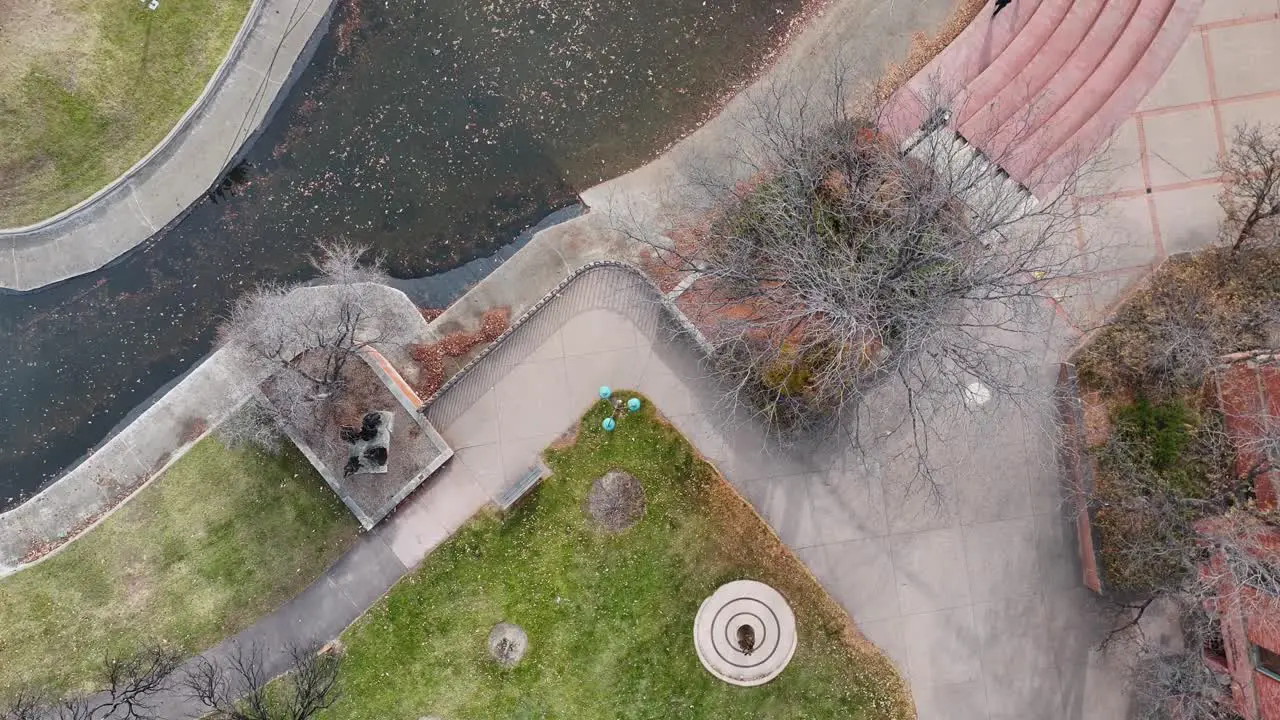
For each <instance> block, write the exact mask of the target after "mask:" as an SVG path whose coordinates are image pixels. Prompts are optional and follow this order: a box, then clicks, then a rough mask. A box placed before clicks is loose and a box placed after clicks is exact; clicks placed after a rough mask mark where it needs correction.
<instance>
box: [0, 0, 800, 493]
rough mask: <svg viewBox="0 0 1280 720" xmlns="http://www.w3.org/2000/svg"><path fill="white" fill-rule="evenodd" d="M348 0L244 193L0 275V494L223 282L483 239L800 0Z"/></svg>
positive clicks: (147, 368) (556, 201) (144, 367)
mask: <svg viewBox="0 0 1280 720" xmlns="http://www.w3.org/2000/svg"><path fill="white" fill-rule="evenodd" d="M343 3H344V4H343V5H340V6H339V7H338V9H337V10H336V12H335V15H334V22H333V26H332V27H331V28H330V30H329V33H328V35H327V36H326V37H325V39H324V40H323V41H322V43H321V45H320V48H319V50H318V51H317V53H316V55H315V58H314V59H313V60H312V62H311V64H310V66H309V67H308V68H307V70H306V71H305V73H303V75H302V76H301V77H300V79H299V80H298V82H297V84H296V85H295V86H294V88H293V90H292V91H291V93H290V95H289V97H288V98H287V100H286V101H285V103H284V105H283V106H282V108H281V110H280V112H279V113H278V114H277V115H276V117H275V118H274V120H273V122H272V123H271V124H270V126H269V127H268V128H267V130H266V132H265V133H264V134H263V136H262V137H261V138H260V139H259V140H258V141H257V143H256V144H255V145H254V146H253V148H252V149H251V151H250V152H249V153H248V156H247V158H246V160H247V165H246V166H245V169H246V172H245V173H244V176H243V177H241V178H239V179H240V180H242V181H243V183H242V184H241V186H240V187H239V188H238V189H237V190H236V192H237V193H238V194H236V195H235V196H231V195H230V194H226V195H224V197H222V198H221V199H219V200H218V202H216V203H215V202H212V201H204V202H202V203H199V204H198V205H197V206H196V207H195V208H194V209H193V210H192V212H191V213H190V214H189V215H188V216H187V217H186V218H185V219H184V220H183V221H182V222H181V223H179V224H178V225H177V226H176V227H174V228H173V229H172V230H170V231H168V232H167V233H163V234H162V235H161V236H159V237H157V238H153V239H152V240H151V241H149V242H148V243H147V244H146V245H145V246H144V247H142V248H140V249H139V250H137V251H135V252H134V253H132V254H131V255H129V256H128V257H126V258H125V259H124V260H122V261H121V262H119V263H117V264H116V265H114V266H112V267H110V268H108V269H106V270H103V271H100V272H97V273H93V274H91V275H88V276H85V277H81V278H77V279H74V280H71V281H68V282H66V283H63V284H61V285H58V286H56V287H53V288H49V289H46V290H42V291H39V292H36V293H31V294H25V295H5V296H0V341H2V343H3V353H0V398H2V399H3V403H2V405H0V508H2V507H9V506H12V505H14V504H16V503H17V502H19V501H20V500H21V499H23V498H24V497H26V496H29V495H30V494H31V493H32V492H34V491H36V490H38V489H39V488H40V487H42V486H43V485H44V484H46V483H47V482H49V481H50V480H51V479H53V478H55V477H56V476H57V475H58V474H59V473H60V472H61V471H62V470H63V469H65V468H66V467H68V466H70V465H73V464H74V463H76V462H77V461H78V460H79V459H80V458H81V457H83V455H84V454H85V453H86V451H88V450H90V449H91V448H92V446H93V445H94V444H95V443H100V442H101V441H102V440H103V439H104V438H105V436H106V435H107V433H108V431H109V430H110V429H111V428H112V426H114V425H115V424H116V423H118V422H120V421H121V420H122V419H124V418H125V417H126V416H127V415H128V413H129V412H130V410H131V409H132V408H134V407H135V406H137V405H138V404H139V403H141V402H143V401H144V400H146V399H147V398H148V397H149V396H150V395H151V394H152V393H154V392H155V391H156V390H158V389H159V388H161V387H162V386H164V385H165V384H166V383H168V382H170V381H172V380H173V379H174V378H176V377H177V376H178V375H180V374H181V373H182V372H183V371H184V370H186V369H187V367H188V366H189V365H190V364H191V363H192V362H194V361H195V360H196V359H198V358H200V357H201V356H202V355H204V354H205V353H206V352H208V350H209V349H210V347H211V343H212V341H213V336H214V326H215V324H216V321H217V317H218V315H219V314H220V313H221V312H222V311H223V310H224V308H225V307H226V305H227V302H228V300H229V299H230V298H232V297H234V296H235V295H237V294H238V293H240V292H242V291H243V290H244V289H246V288H248V287H251V286H252V285H254V284H255V283H257V282H260V281H265V280H280V281H292V280H302V279H305V278H306V277H307V271H306V264H305V261H304V255H305V253H306V252H307V251H308V249H309V248H310V247H311V245H312V243H314V241H315V240H316V239H320V238H331V237H337V236H346V237H350V238H353V239H356V240H359V241H361V242H365V243H368V244H370V245H372V246H374V247H375V248H377V249H378V250H379V251H382V252H385V253H386V255H387V258H388V262H389V264H390V267H391V269H392V270H393V272H394V273H395V274H397V275H398V276H401V277H411V276H423V275H436V274H439V273H443V272H444V271H447V270H450V269H452V268H456V267H458V266H460V265H462V264H463V263H465V262H467V261H470V260H474V259H476V258H481V257H485V256H488V255H490V254H493V253H495V251H497V250H498V249H499V248H501V247H502V246H503V245H504V244H506V243H509V242H510V241H511V240H512V238H514V237H515V236H516V234H517V233H518V232H519V231H520V230H521V229H522V228H526V227H528V226H529V225H531V224H533V223H534V222H536V221H537V220H538V219H539V218H541V217H543V216H545V215H546V214H547V213H548V212H550V211H552V210H554V209H556V208H559V207H563V206H566V205H568V204H570V203H572V202H574V201H575V198H576V191H577V189H579V188H586V187H589V186H590V185H592V184H594V183H596V182H598V181H600V180H602V179H606V178H609V177H613V176H616V175H619V174H621V173H623V172H625V171H627V170H628V169H631V168H633V167H636V166H638V165H640V164H643V162H644V161H646V160H647V159H649V158H650V157H652V156H653V155H655V154H657V152H659V151H660V150H661V149H662V148H664V147H666V146H667V145H668V144H670V143H671V142H673V141H674V140H676V139H678V138H679V137H680V136H681V135H683V134H684V133H685V132H687V131H688V130H689V129H691V128H692V127H693V126H694V125H695V124H696V123H697V122H699V121H700V120H701V119H702V118H703V117H704V116H705V115H706V114H707V113H708V112H710V111H711V110H713V109H714V107H715V105H716V104H717V102H718V100H719V96H720V95H721V94H722V93H723V92H724V90H725V89H726V88H728V87H730V86H731V85H732V84H734V83H736V82H738V81H741V80H742V79H744V78H746V77H749V76H750V74H751V73H752V71H753V67H752V66H753V65H754V64H755V63H756V62H757V61H758V59H759V58H760V57H762V56H763V55H764V54H765V52H766V50H767V49H768V48H769V46H770V45H771V44H772V43H773V42H774V41H775V40H776V38H777V37H778V35H779V33H780V32H781V31H782V29H783V28H785V26H786V24H787V22H788V21H789V20H790V19H791V18H792V17H793V16H794V15H795V14H796V13H797V12H798V11H799V9H800V6H801V4H802V3H801V2H800V0H705V1H704V0H645V1H644V2H641V3H633V2H617V1H616V0H614V1H612V2H606V1H603V0H433V1H431V2H426V1H424V0H416V1H409V2H406V1H403V0H397V1H396V2H387V3H382V4H377V5H375V4H373V3H370V2H368V1H367V0H343ZM473 267H475V266H474V265H473ZM455 276H457V275H456V274H455ZM455 276H449V275H445V276H443V277H442V281H441V282H440V283H436V284H435V285H434V286H433V290H432V292H431V296H432V297H434V298H440V299H442V300H447V297H446V296H448V295H449V294H450V292H449V291H450V289H451V288H449V287H448V285H449V284H450V283H451V282H453V281H452V280H451V278H452V277H455ZM463 276H465V274H464V275H463ZM468 279H474V278H473V277H468ZM460 289H461V287H460V282H459V285H458V286H457V287H454V288H452V292H453V293H457V292H458V291H459V290H460Z"/></svg>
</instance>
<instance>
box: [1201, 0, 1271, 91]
mask: <svg viewBox="0 0 1280 720" xmlns="http://www.w3.org/2000/svg"><path fill="white" fill-rule="evenodd" d="M1207 4H1212V3H1207ZM1209 50H1210V52H1211V56H1210V63H1211V64H1212V66H1213V67H1212V71H1213V79H1214V83H1215V84H1216V85H1217V89H1218V97H1219V98H1230V97H1235V96H1238V95H1252V94H1254V93H1260V92H1270V91H1274V90H1280V73H1278V72H1276V68H1278V67H1280V21H1274V20H1273V21H1270V22H1261V23H1250V24H1247V25H1233V26H1229V27H1220V28H1214V29H1213V30H1210V31H1209Z"/></svg>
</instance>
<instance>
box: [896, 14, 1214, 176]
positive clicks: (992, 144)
mask: <svg viewBox="0 0 1280 720" xmlns="http://www.w3.org/2000/svg"><path fill="white" fill-rule="evenodd" d="M1204 3H1205V0H1039V1H1038V2H1036V1H1031V2H1028V1H1027V0H1021V1H1020V0H1014V2H1013V3H1012V4H1010V5H1009V6H1008V7H1007V8H1006V9H1005V10H1004V11H1002V12H1001V13H1000V14H999V15H997V16H995V17H994V18H993V17H992V12H991V7H990V6H989V7H988V8H986V9H984V10H983V12H982V13H981V14H980V15H979V16H978V18H976V19H975V20H974V22H973V23H971V24H970V25H969V27H968V28H966V29H965V30H964V32H962V33H961V34H960V36H959V37H957V38H956V40H955V41H954V42H952V43H951V45H949V46H948V47H947V48H946V49H945V50H943V52H941V53H939V55H938V56H937V57H936V58H934V60H933V61H932V62H931V63H930V64H929V65H928V66H926V68H925V69H924V70H923V71H921V72H920V73H919V74H917V75H916V76H915V77H914V78H912V79H911V80H910V81H908V82H907V84H906V85H905V86H903V87H902V88H901V89H900V90H899V91H898V92H896V93H895V94H894V95H893V96H892V97H891V98H890V100H889V102H888V103H887V104H886V106H885V107H884V109H883V111H882V120H881V123H880V126H881V128H882V129H883V130H885V131H886V132H888V133H890V134H891V135H893V136H894V137H896V138H898V139H899V140H905V139H906V138H908V137H910V136H911V135H912V133H914V132H915V131H916V130H917V129H919V128H920V127H921V125H922V124H923V123H924V121H925V119H926V118H927V117H928V116H929V114H930V112H931V111H932V110H933V109H936V108H938V107H946V108H947V109H948V110H949V111H950V119H949V121H948V123H949V126H950V127H951V128H952V129H953V130H955V131H956V132H958V133H959V134H960V135H961V136H962V137H963V138H964V139H965V140H967V141H968V143H969V144H970V145H972V146H973V147H974V148H976V149H977V150H979V151H981V152H982V153H983V154H984V155H985V156H986V157H987V158H989V159H990V160H992V161H993V162H995V163H996V164H998V165H999V166H1000V167H1002V168H1003V169H1004V170H1005V171H1006V172H1007V173H1008V174H1009V176H1010V177H1011V178H1013V179H1014V180H1016V181H1017V182H1019V183H1021V184H1022V185H1023V186H1025V187H1027V188H1029V189H1030V190H1031V191H1032V192H1033V193H1035V194H1037V195H1040V196H1044V195H1045V194H1047V193H1049V192H1051V191H1052V190H1053V189H1054V188H1055V187H1056V186H1057V185H1059V184H1061V182H1062V181H1063V180H1064V179H1065V176H1066V174H1067V173H1068V172H1069V171H1070V169H1071V168H1074V167H1076V166H1078V165H1079V163H1080V162H1083V160H1084V159H1086V158H1087V157H1088V156H1089V155H1091V154H1092V153H1093V152H1094V151H1095V150H1096V149H1097V148H1098V147H1100V146H1101V145H1102V144H1103V143H1104V142H1105V141H1106V139H1107V138H1109V137H1110V136H1111V135H1112V133H1114V132H1115V130H1116V128H1117V127H1119V125H1120V124H1121V123H1122V122H1124V120H1125V119H1126V118H1127V117H1128V116H1129V114H1130V113H1132V112H1133V111H1134V110H1135V109H1136V108H1137V106H1138V104H1139V103H1140V102H1141V101H1142V98H1143V97H1144V96H1145V95H1146V94H1147V92H1148V91H1149V90H1150V89H1151V88H1152V87H1153V86H1154V85H1155V84H1156V82H1157V81H1158V80H1159V79H1160V76H1161V75H1163V74H1164V71H1165V69H1166V68H1168V66H1169V64H1170V63H1171V62H1172V61H1173V59H1174V56H1175V55H1176V54H1177V52H1178V50H1179V49H1180V48H1181V47H1182V44H1183V42H1184V40H1185V39H1186V38H1187V36H1188V34H1189V33H1190V32H1191V28H1192V25H1193V24H1194V22H1195V19H1196V16H1197V15H1198V14H1199V12H1200V9H1201V7H1202V6H1203V5H1204Z"/></svg>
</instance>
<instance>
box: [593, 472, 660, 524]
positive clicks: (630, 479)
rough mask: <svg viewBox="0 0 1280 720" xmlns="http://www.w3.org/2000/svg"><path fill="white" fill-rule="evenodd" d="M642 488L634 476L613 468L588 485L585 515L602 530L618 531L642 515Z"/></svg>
mask: <svg viewBox="0 0 1280 720" xmlns="http://www.w3.org/2000/svg"><path fill="white" fill-rule="evenodd" d="M644 508H645V498H644V487H643V486H641V485H640V481H639V480H637V479H636V478H635V476H633V475H631V474H629V473H624V472H622V471H621V470H614V471H612V472H609V473H606V474H605V475H604V477H601V478H599V479H597V480H596V481H595V482H594V483H592V484H591V491H590V492H588V493H587V500H586V511H587V515H588V516H589V517H590V518H591V519H592V520H593V521H594V522H595V524H596V525H598V526H600V527H601V528H602V529H604V530H605V531H606V532H610V533H620V532H622V531H623V530H626V529H627V528H629V527H631V526H632V525H635V524H636V523H637V522H639V521H640V518H641V517H643V516H644Z"/></svg>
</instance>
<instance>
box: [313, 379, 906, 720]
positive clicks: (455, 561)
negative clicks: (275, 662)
mask: <svg viewBox="0 0 1280 720" xmlns="http://www.w3.org/2000/svg"><path fill="white" fill-rule="evenodd" d="M605 412H606V411H605V408H604V406H603V404H599V405H597V406H596V407H595V408H594V409H593V410H592V411H591V412H589V413H588V414H587V415H586V417H585V418H584V419H583V421H582V424H581V427H580V429H579V430H578V433H577V437H576V440H575V441H574V443H573V444H572V445H570V446H566V447H558V448H552V449H550V450H549V451H548V452H547V455H546V457H547V462H548V464H549V465H550V467H551V469H552V470H553V475H552V476H551V477H550V478H548V479H547V480H546V481H544V482H543V483H542V485H541V486H540V487H539V488H538V489H537V490H535V491H534V492H533V493H532V494H531V495H530V496H529V497H527V498H526V499H525V500H524V501H523V502H522V503H521V504H520V505H519V506H518V507H517V508H516V509H514V510H513V511H512V512H511V513H510V514H508V515H506V516H498V515H483V516H480V517H478V518H476V519H474V520H473V521H472V522H471V523H469V524H468V525H467V526H465V527H464V528H463V529H462V530H460V531H459V532H458V533H457V534H456V535H455V536H454V537H453V538H452V539H450V540H449V541H448V542H446V543H445V544H444V545H442V546H441V547H440V548H439V549H437V550H436V551H435V552H433V553H432V554H431V555H429V556H428V557H427V560H426V562H425V563H424V565H423V567H422V568H421V569H420V570H418V571H417V572H415V573H413V574H411V575H409V576H408V577H406V578H405V579H404V580H402V581H401V582H400V583H399V584H398V585H397V586H396V587H395V588H393V589H392V591H391V592H390V593H389V594H388V596H387V597H385V598H383V600H382V601H381V602H379V603H378V604H377V605H376V606H374V608H372V609H371V610H370V611H369V612H368V613H367V614H366V615H365V616H364V618H362V619H361V620H360V621H359V622H358V623H357V624H356V625H355V626H353V627H352V628H351V629H349V630H348V631H347V632H346V633H345V634H344V636H343V638H342V640H341V642H342V646H343V652H344V655H345V660H344V671H343V672H344V676H345V679H344V688H345V695H344V697H343V699H342V700H341V701H340V703H339V704H338V705H336V706H335V707H333V708H332V709H331V710H330V711H328V712H327V713H325V714H324V716H323V717H325V718H329V719H332V718H377V719H378V720H384V719H385V718H415V717H420V716H423V715H431V716H440V717H447V718H451V720H464V719H466V718H477V719H478V718H544V717H564V718H606V717H607V718H674V717H679V718H726V717H731V718H762V717H786V718H835V717H840V718H877V719H878V718H907V717H911V716H912V712H911V704H910V701H909V700H907V696H906V692H905V689H904V686H903V684H902V682H901V680H900V679H899V678H898V676H897V675H896V673H895V671H894V669H893V668H892V666H891V664H890V663H889V662H888V660H886V659H885V658H884V657H883V656H882V655H881V654H880V653H879V652H878V651H877V650H876V649H875V648H874V647H872V646H871V645H870V644H869V643H867V642H866V641H865V640H863V639H862V638H861V636H860V635H859V634H858V633H857V631H856V630H855V629H854V628H853V626H852V624H851V622H850V620H849V618H848V616H847V615H846V614H845V613H844V611H843V610H842V609H841V608H840V607H839V606H838V605H836V604H835V603H834V602H833V601H832V600H831V599H830V597H828V596H827V595H826V593H824V592H823V590H822V589H821V588H820V587H819V586H818V584H817V583H816V582H815V581H814V580H813V578H812V577H811V576H810V575H809V573H808V572H807V571H806V569H805V568H804V567H803V565H801V564H800V563H799V561H797V560H796V558H795V557H794V556H793V555H792V554H791V553H790V551H788V550H787V549H786V548H785V547H784V546H783V545H782V544H781V543H780V542H779V541H778V539H777V538H776V537H775V536H774V535H773V533H772V532H771V531H770V530H769V528H768V527H767V526H766V525H765V524H764V523H763V522H762V521H761V520H760V519H759V518H758V517H757V516H756V515H755V514H754V512H753V511H752V510H751V509H750V507H749V506H747V505H746V503H744V502H743V501H742V499H741V498H740V497H738V495H737V494H736V493H735V492H733V491H732V490H731V489H730V488H729V487H728V486H727V485H726V484H725V483H724V481H723V480H721V479H720V477H719V476H718V475H717V474H716V473H715V471H714V470H713V469H712V468H711V467H710V466H709V465H707V464H706V463H704V462H702V461H701V460H700V459H698V458H697V457H696V455H695V454H694V452H693V450H692V448H691V447H690V446H689V444H688V443H687V442H685V440H684V439H683V438H682V437H681V436H680V435H679V434H678V433H676V432H675V431H674V430H673V429H672V428H671V427H669V426H668V425H666V424H665V423H663V422H662V421H661V420H659V419H658V418H657V417H656V416H655V415H654V414H653V412H652V410H650V409H648V407H647V406H646V409H645V410H642V411H641V412H640V413H639V414H637V415H632V416H628V417H627V418H626V419H625V420H623V421H622V422H620V423H619V425H618V428H617V430H616V431H614V432H612V433H605V432H603V431H602V430H600V421H601V419H602V418H603V415H604V413H605ZM613 469H622V470H625V471H627V472H629V473H631V474H633V475H634V476H635V477H636V478H638V479H639V480H640V482H641V483H642V484H643V487H644V492H645V494H646V498H647V508H646V510H645V514H644V517H643V518H642V519H641V520H640V521H639V522H638V523H637V524H636V525H635V526H633V527H631V528H630V529H628V530H626V531H624V532H623V533H621V534H619V535H613V536H611V535H607V534H605V533H603V532H601V531H600V530H597V529H596V528H595V527H594V526H593V525H592V524H591V523H590V522H589V521H588V519H587V517H586V515H585V513H584V509H583V504H584V499H585V497H586V495H587V492H588V490H589V488H590V486H591V483H592V482H593V481H594V480H595V479H596V478H598V477H600V476H601V475H603V474H605V473H606V472H608V471H609V470H613ZM739 578H753V579H758V580H762V581H764V582H767V583H769V584H771V585H773V586H774V587H776V588H778V589H779V590H780V591H781V592H782V593H783V595H785V596H786V597H787V599H788V601H789V602H790V604H791V606H792V608H793V609H794V610H795V613H796V618H797V623H798V630H799V638H800V644H799V647H798V649H797V651H796V654H795V657H794V658H793V660H792V661H791V664H790V665H789V666H788V668H787V669H786V671H785V672H783V673H782V675H781V676H780V677H778V678H777V679H776V680H774V681H773V682H771V683H768V684H766V685H763V686H761V687H757V688H750V689H744V688H735V687H730V686H729V685H726V684H725V683H722V682H720V681H719V680H716V679H714V678H713V677H712V676H711V675H710V674H709V673H707V672H706V671H705V670H704V669H703V668H702V666H701V665H700V664H699V662H698V659H697V656H696V654H695V652H694V650H693V642H692V626H693V617H694V615H695V613H696V612H697V609H698V606H699V604H700V603H701V602H702V600H703V599H704V598H705V597H706V596H707V595H709V594H710V593H711V592H712V591H714V590H715V588H716V587H718V586H719V585H720V584H722V583H724V582H727V581H729V580H734V579H739ZM504 620H505V621H510V622H514V623H517V624H519V625H520V626H522V627H523V628H525V630H526V631H527V632H528V634H529V639H530V649H529V651H528V654H527V655H526V656H525V658H524V660H523V661H522V662H521V664H520V665H518V666H517V667H516V668H514V669H512V670H501V669H499V668H498V667H497V666H496V665H495V664H494V663H492V662H490V661H488V660H487V656H486V654H485V640H486V637H487V635H488V633H489V630H490V628H491V627H492V626H493V625H494V624H495V623H497V622H499V621H504Z"/></svg>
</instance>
